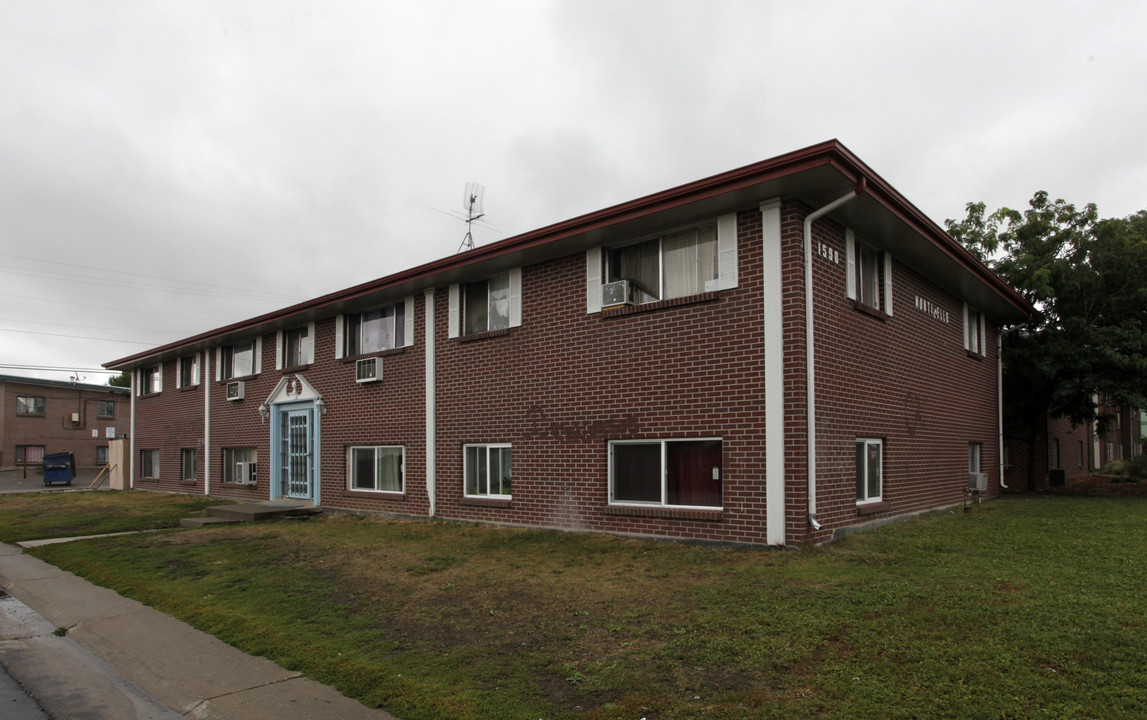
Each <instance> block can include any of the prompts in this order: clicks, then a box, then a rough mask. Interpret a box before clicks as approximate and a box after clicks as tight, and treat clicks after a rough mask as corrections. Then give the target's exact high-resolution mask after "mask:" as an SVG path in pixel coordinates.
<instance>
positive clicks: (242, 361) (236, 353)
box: [223, 340, 255, 380]
mask: <svg viewBox="0 0 1147 720" xmlns="http://www.w3.org/2000/svg"><path fill="white" fill-rule="evenodd" d="M254 374H255V342H254V341H253V340H247V341H246V342H241V343H235V344H234V345H228V346H227V347H225V348H223V379H224V380H230V379H231V378H237V377H246V376H248V375H254Z"/></svg>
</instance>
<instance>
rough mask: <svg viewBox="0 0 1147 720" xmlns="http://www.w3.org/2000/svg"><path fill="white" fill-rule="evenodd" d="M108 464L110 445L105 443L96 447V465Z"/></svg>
mask: <svg viewBox="0 0 1147 720" xmlns="http://www.w3.org/2000/svg"><path fill="white" fill-rule="evenodd" d="M107 464H108V446H107V445H104V446H102V447H98V448H96V465H107Z"/></svg>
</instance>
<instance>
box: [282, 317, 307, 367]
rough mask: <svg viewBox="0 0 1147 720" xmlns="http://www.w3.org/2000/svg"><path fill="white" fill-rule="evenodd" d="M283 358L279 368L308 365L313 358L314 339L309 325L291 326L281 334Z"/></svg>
mask: <svg viewBox="0 0 1147 720" xmlns="http://www.w3.org/2000/svg"><path fill="white" fill-rule="evenodd" d="M281 337H282V339H281V341H280V342H281V343H282V348H283V349H282V353H283V358H282V361H281V363H280V366H279V367H280V369H281V368H284V367H298V366H299V365H310V364H311V363H312V362H314V359H315V351H314V348H315V339H314V336H313V334H312V329H311V326H310V325H303V326H302V327H297V328H292V329H290V330H286V331H284V332H283V334H282V336H281Z"/></svg>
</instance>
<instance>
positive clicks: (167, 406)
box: [124, 360, 206, 493]
mask: <svg viewBox="0 0 1147 720" xmlns="http://www.w3.org/2000/svg"><path fill="white" fill-rule="evenodd" d="M178 372H179V362H178V361H177V360H169V361H168V362H165V363H163V390H162V392H159V393H154V394H150V395H142V396H137V397H136V399H135V403H136V405H135V412H136V420H135V457H134V458H132V459H133V461H134V484H135V485H134V486H135V487H136V488H138V489H142V490H164V491H167V492H187V493H202V492H203V480H204V477H205V469H204V468H205V465H206V459H205V458H204V456H203V393H204V392H205V389H204V388H205V386H204V385H203V384H202V383H201V384H200V385H195V386H191V387H186V388H177V387H176V385H177V384H178V383H177V382H176V378H177V377H178ZM127 429H128V428H127V427H126V424H125V428H124V430H125V431H127ZM184 449H193V450H195V451H196V476H197V477H196V481H195V482H185V481H184V480H183V479H182V475H183V458H182V451H183V450H184ZM144 450H159V478H158V479H153V478H145V477H141V475H140V473H141V472H142V467H141V463H140V453H141V452H142V451H144Z"/></svg>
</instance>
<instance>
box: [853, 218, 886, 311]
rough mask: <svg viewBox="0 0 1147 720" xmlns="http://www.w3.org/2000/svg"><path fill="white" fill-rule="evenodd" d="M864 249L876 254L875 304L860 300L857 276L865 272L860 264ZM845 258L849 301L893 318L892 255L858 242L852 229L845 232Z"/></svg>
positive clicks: (874, 262) (874, 263) (874, 264)
mask: <svg viewBox="0 0 1147 720" xmlns="http://www.w3.org/2000/svg"><path fill="white" fill-rule="evenodd" d="M862 248H866V249H868V250H871V251H872V252H873V253H874V254H875V259H874V260H873V266H874V268H875V272H876V273H877V276H876V290H875V292H876V295H877V297H875V298H873V299H874V300H875V302H874V303H870V302H867V301H866V300H862V299H861V298H860V288H859V287H857V285H858V282H857V281H858V278H857V274H858V272H859V271H862V270H863V268H862V267H861V263H860V258H861V250H862ZM844 256H845V273H846V278H845V286H846V291H845V292H846V294H847V295H848V299H849V300H854V301H856V302H857V303H860V304H862V305H864V306H865V307H868V308H872V309H873V310H879V311H883V312H884V314H885V315H887V316H888V317H893V310H892V255H890V254H889V253H888V252H887V251H885V250H877V249H876V248H875V247H873V246H872V245H869V244H867V243H865V242H863V241H861V240H857V239H856V233H855V232H854V231H853V230H852V229H851V228H850V229H848V230H845V232H844Z"/></svg>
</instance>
